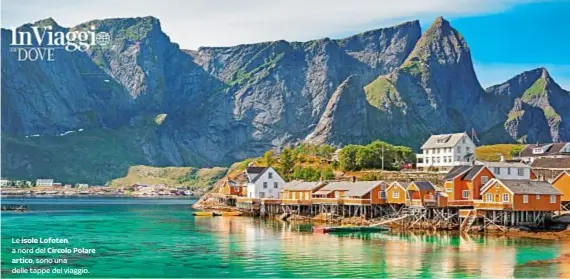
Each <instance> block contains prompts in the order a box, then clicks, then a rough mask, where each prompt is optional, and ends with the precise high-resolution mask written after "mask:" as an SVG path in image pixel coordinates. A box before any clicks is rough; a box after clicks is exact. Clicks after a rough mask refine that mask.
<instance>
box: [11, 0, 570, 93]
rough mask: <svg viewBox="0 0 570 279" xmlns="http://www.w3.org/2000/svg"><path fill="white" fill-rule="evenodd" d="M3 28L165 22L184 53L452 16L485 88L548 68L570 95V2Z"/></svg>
mask: <svg viewBox="0 0 570 279" xmlns="http://www.w3.org/2000/svg"><path fill="white" fill-rule="evenodd" d="M1 5H2V6H1V16H2V17H1V20H0V22H1V25H2V27H3V28H13V27H17V26H20V25H22V24H25V23H29V22H34V21H37V20H40V19H44V18H47V17H52V18H54V19H55V20H56V22H58V23H59V24H60V25H62V26H67V27H71V26H74V25H77V24H79V23H82V22H86V21H89V20H92V19H103V18H116V17H137V16H149V15H152V16H154V17H157V18H159V19H160V21H161V26H162V29H163V31H164V32H165V33H166V34H167V35H169V36H170V38H171V40H172V41H173V42H176V43H178V44H179V45H180V46H181V47H182V48H186V49H197V48H199V47H200V46H231V45H237V44H245V43H255V42H263V41H273V40H281V39H284V40H288V41H306V40H312V39H320V38H324V37H330V38H342V37H346V36H350V35H352V34H356V33H360V32H364V31H367V30H372V29H377V28H382V27H387V26H391V25H395V24H398V23H402V22H405V21H408V20H414V19H419V20H420V23H421V25H422V29H424V30H425V29H426V28H428V27H429V25H430V24H431V22H433V20H434V19H435V18H436V17H438V16H444V17H445V18H446V19H448V20H449V21H450V22H451V25H452V26H453V27H454V28H456V29H457V30H458V31H459V32H460V33H461V34H462V35H463V36H464V37H465V39H466V40H467V43H468V44H469V46H470V49H471V53H472V56H473V61H474V64H475V70H476V73H477V76H478V78H479V80H480V82H481V84H482V85H483V86H484V87H487V86H490V85H493V84H497V83H501V82H504V81H506V80H508V79H509V78H511V77H513V76H515V75H517V74H519V73H521V72H523V71H526V70H531V69H534V68H537V67H546V68H547V69H548V71H549V72H550V74H551V75H552V77H553V78H554V80H555V81H556V82H557V83H559V84H560V85H561V86H562V87H563V88H565V89H567V90H570V54H569V53H568V50H570V47H569V46H570V28H568V26H569V24H568V23H567V21H566V20H567V18H566V17H567V16H569V15H570V0H562V1H547V0H542V1H540V0H430V1H424V0H397V1H390V0H388V1H384V0H352V1H346V0H311V1H309V0H280V1H277V0H273V1H266V0H161V1H158V0H136V1H135V0H124V1H117V0H98V1H77V0H50V1H45V0H3V1H2V2H1Z"/></svg>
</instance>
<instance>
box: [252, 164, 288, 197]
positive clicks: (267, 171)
mask: <svg viewBox="0 0 570 279" xmlns="http://www.w3.org/2000/svg"><path fill="white" fill-rule="evenodd" d="M245 173H246V175H247V180H248V182H247V197H248V198H255V199H263V198H270V199H277V198H279V193H280V192H281V190H282V188H283V185H285V180H283V178H281V176H280V175H279V174H278V173H277V172H276V171H275V170H274V169H273V168H272V167H248V168H247V169H246V170H245Z"/></svg>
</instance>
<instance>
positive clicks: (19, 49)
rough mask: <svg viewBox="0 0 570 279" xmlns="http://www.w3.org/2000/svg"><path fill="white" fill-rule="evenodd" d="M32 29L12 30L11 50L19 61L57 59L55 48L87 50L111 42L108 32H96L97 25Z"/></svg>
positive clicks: (35, 27) (73, 50)
mask: <svg viewBox="0 0 570 279" xmlns="http://www.w3.org/2000/svg"><path fill="white" fill-rule="evenodd" d="M30 29H31V31H22V30H17V29H13V30H12V42H11V43H10V46H11V48H10V51H11V52H15V53H16V54H17V57H18V61H38V60H40V61H55V50H56V49H64V50H66V51H68V52H75V51H80V52H85V51H87V50H89V49H90V48H91V47H93V46H106V45H108V44H109V43H110V42H111V36H110V35H109V33H107V32H96V31H95V26H91V27H90V28H89V29H88V30H87V31H67V32H64V31H53V27H52V26H50V25H48V26H41V27H40V26H32V27H30Z"/></svg>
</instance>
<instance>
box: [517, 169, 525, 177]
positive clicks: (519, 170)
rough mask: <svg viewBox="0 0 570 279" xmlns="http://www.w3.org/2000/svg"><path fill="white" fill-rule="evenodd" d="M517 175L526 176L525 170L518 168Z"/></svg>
mask: <svg viewBox="0 0 570 279" xmlns="http://www.w3.org/2000/svg"><path fill="white" fill-rule="evenodd" d="M517 174H518V176H524V168H518V169H517Z"/></svg>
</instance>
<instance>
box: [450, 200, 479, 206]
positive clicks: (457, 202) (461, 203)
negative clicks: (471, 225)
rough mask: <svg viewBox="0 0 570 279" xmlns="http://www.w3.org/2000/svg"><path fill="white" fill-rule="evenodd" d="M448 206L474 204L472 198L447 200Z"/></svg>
mask: <svg viewBox="0 0 570 279" xmlns="http://www.w3.org/2000/svg"><path fill="white" fill-rule="evenodd" d="M447 206H448V207H462V206H464V207H467V206H473V201H472V200H457V201H447Z"/></svg>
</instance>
